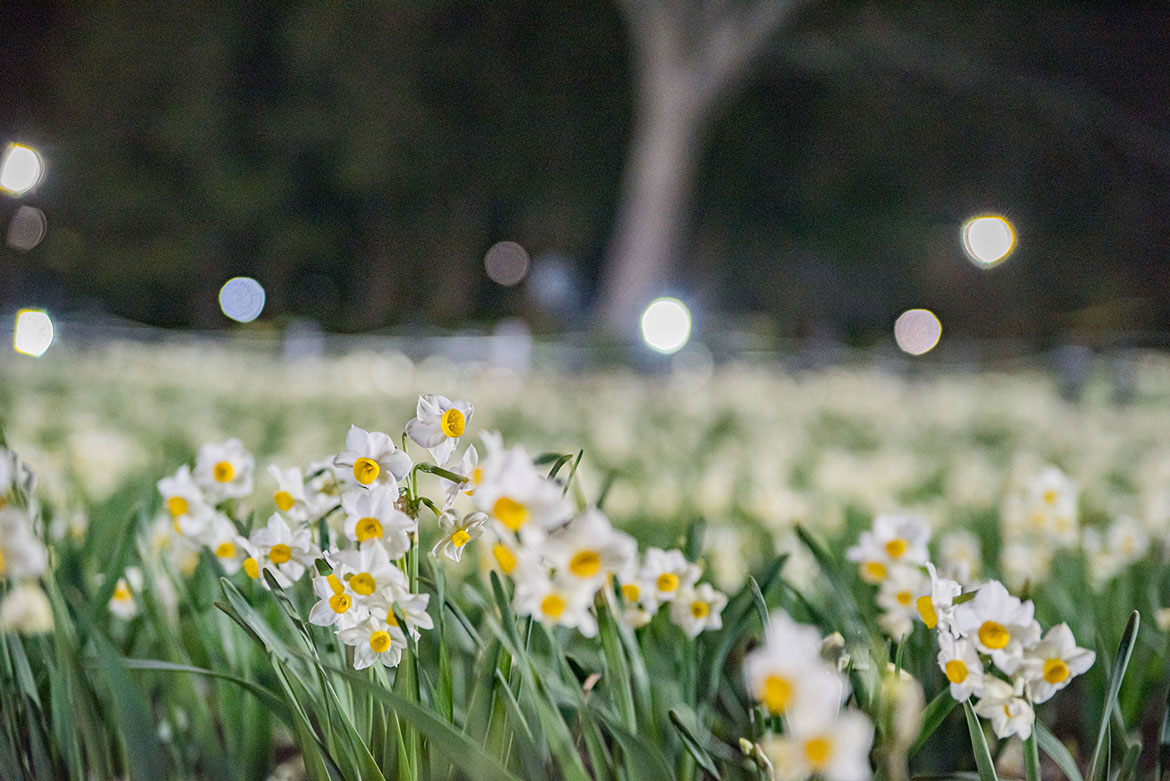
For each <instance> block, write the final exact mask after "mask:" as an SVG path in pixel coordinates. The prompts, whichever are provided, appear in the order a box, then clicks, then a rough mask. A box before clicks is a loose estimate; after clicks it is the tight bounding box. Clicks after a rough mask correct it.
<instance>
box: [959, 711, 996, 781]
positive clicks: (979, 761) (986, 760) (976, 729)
mask: <svg viewBox="0 0 1170 781" xmlns="http://www.w3.org/2000/svg"><path fill="white" fill-rule="evenodd" d="M963 713H965V714H966V715H967V731H968V732H969V733H971V750H972V751H974V752H975V765H976V767H978V768H979V781H999V776H997V775H996V774H995V762H994V761H993V760H992V759H991V750H990V749H989V748H988V747H987V738H986V737H985V736H984V735H983V727H982V726H981V725H980V724H979V717H978V716H976V715H975V709H974V708H972V707H971V703H969V702H964V703H963Z"/></svg>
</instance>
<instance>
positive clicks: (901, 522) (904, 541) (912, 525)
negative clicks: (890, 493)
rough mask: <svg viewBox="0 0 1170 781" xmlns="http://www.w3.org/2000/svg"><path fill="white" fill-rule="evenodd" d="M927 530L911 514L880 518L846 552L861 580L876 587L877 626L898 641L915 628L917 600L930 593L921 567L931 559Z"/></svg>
mask: <svg viewBox="0 0 1170 781" xmlns="http://www.w3.org/2000/svg"><path fill="white" fill-rule="evenodd" d="M928 542H930V527H929V526H927V525H926V522H925V521H923V520H922V519H920V518H916V517H914V516H910V515H879V516H877V518H875V519H874V523H873V529H871V530H869V531H866V532H862V533H861V538H860V539H859V540H858V541H857V545H854V546H853V547H851V548H850V549H849V550H847V551H846V552H845V557H846V558H847V559H848V560H849V561H852V562H856V563H857V565H858V572H859V573H860V574H861V579H862V580H864V581H865V582H866V583H870V584H873V585H876V586H877V587H878V593H877V604H878V606H879V607H881V608H882V611H883V612H882V614H881V616H880V617H879V618H878V624H879V626H881V628H882V631H883V632H885V633H886V634H888V635H890V636H891V637H893V638H894V639H896V640H900V639H902V638H903V637H905V636H906V635H908V634H910V631H911V630H912V629H913V628H914V618H915V616H916V615H917V613H918V608H917V604H916V600H917V599H918V597H920V596H922V595H923V594H928V593H930V580H929V579H928V578H927V576H926V573H925V571H923V565H925V564H926V562H927V560H928V559H929V558H930V554H929V552H928V551H927V548H926V545H927V543H928Z"/></svg>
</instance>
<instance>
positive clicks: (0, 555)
mask: <svg viewBox="0 0 1170 781" xmlns="http://www.w3.org/2000/svg"><path fill="white" fill-rule="evenodd" d="M7 571H8V565H7V563H5V561H4V551H3V550H0V575H3V574H4V573H5V572H7Z"/></svg>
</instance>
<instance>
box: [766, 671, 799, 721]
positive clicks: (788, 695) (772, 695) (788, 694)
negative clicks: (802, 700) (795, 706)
mask: <svg viewBox="0 0 1170 781" xmlns="http://www.w3.org/2000/svg"><path fill="white" fill-rule="evenodd" d="M792 688H793V687H792V681H790V680H789V679H787V678H785V677H784V676H782V675H769V676H768V677H767V678H765V679H764V691H763V694H762V695H761V696H760V701H761V702H762V703H764V707H765V708H767V709H768V710H770V711H771V712H772V713H777V714H779V713H783V712H784V709H785V708H787V707H788V701H789V700H791V699H792Z"/></svg>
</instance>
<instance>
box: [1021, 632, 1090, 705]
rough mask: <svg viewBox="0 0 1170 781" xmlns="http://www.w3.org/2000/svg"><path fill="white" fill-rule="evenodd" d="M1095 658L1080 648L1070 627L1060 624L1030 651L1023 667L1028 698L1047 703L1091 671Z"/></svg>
mask: <svg viewBox="0 0 1170 781" xmlns="http://www.w3.org/2000/svg"><path fill="white" fill-rule="evenodd" d="M1096 658H1097V655H1096V654H1095V653H1093V652H1092V651H1090V650H1088V649H1085V648H1078V647H1077V641H1076V639H1075V638H1073V633H1072V630H1071V629H1069V628H1068V624H1057V625H1056V626H1054V627H1052V628H1051V629H1049V630H1048V632H1047V633H1046V634H1045V635H1044V639H1043V640H1041V641H1040V642H1038V643H1036V645H1034V646H1032V647H1031V648H1029V649H1028V651H1027V653H1025V654H1024V660H1023V662H1021V663H1020V673H1021V674H1022V675H1023V676H1024V678H1025V679H1026V680H1027V682H1028V695H1029V698H1030V699H1031V700H1032V702H1033V703H1037V704H1039V703H1041V702H1047V701H1048V700H1049V699H1050V698H1051V697H1052V695H1054V694H1056V693H1057V692H1058V691H1060V690H1061V689H1063V688H1064V687H1065V686H1068V684H1069V681H1071V680H1072V679H1073V678H1074V677H1075V676H1077V675H1080V674H1081V673H1083V672H1085V671H1086V670H1088V669H1089V668H1090V667H1092V666H1093V662H1094V661H1095V660H1096Z"/></svg>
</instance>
